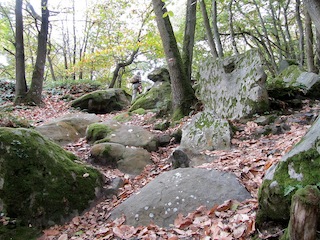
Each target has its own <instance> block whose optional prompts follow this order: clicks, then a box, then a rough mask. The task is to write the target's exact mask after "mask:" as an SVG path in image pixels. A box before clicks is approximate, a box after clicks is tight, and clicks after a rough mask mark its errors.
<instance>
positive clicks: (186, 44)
mask: <svg viewBox="0 0 320 240" xmlns="http://www.w3.org/2000/svg"><path fill="white" fill-rule="evenodd" d="M196 10H197V0H188V1H187V12H186V26H185V31H184V39H183V48H182V61H183V65H184V66H185V68H186V75H187V79H188V80H189V81H191V73H192V59H193V46H194V35H195V29H196V19H197V18H196Z"/></svg>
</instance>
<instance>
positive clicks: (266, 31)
mask: <svg viewBox="0 0 320 240" xmlns="http://www.w3.org/2000/svg"><path fill="white" fill-rule="evenodd" d="M253 4H254V5H255V7H256V10H257V13H258V16H259V20H260V24H261V27H262V31H263V35H264V38H265V39H266V45H267V47H268V53H269V56H270V61H271V66H272V68H273V72H275V71H276V70H277V64H276V61H275V58H274V55H273V50H272V45H271V41H270V38H269V34H268V30H267V28H266V25H265V22H264V20H263V18H262V15H261V11H260V8H259V6H258V3H257V1H256V0H253Z"/></svg>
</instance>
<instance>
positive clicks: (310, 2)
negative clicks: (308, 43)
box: [304, 0, 320, 32]
mask: <svg viewBox="0 0 320 240" xmlns="http://www.w3.org/2000/svg"><path fill="white" fill-rule="evenodd" d="M304 3H305V5H306V8H307V10H308V12H309V14H310V17H311V19H312V21H313V22H314V25H315V26H316V28H317V31H318V32H320V1H318V0H304Z"/></svg>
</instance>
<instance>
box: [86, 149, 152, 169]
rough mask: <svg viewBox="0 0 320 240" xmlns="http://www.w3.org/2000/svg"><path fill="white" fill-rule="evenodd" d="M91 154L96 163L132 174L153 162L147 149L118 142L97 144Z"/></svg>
mask: <svg viewBox="0 0 320 240" xmlns="http://www.w3.org/2000/svg"><path fill="white" fill-rule="evenodd" d="M90 154H91V159H92V162H93V163H94V164H98V165H102V166H112V167H116V168H118V169H119V170H120V171H122V172H124V173H127V174H130V175H138V174H140V173H141V172H142V171H143V169H144V167H145V166H146V165H148V164H152V163H153V162H152V161H151V154H150V153H149V152H148V151H147V150H145V149H142V148H131V147H125V146H124V145H122V144H118V143H99V144H95V145H94V146H93V147H92V148H91V151H90Z"/></svg>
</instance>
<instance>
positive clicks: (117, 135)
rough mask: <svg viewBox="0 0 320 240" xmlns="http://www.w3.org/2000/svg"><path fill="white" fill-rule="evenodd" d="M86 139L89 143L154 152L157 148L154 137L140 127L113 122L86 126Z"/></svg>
mask: <svg viewBox="0 0 320 240" xmlns="http://www.w3.org/2000/svg"><path fill="white" fill-rule="evenodd" d="M86 138H87V140H88V141H89V142H91V143H102V142H110V143H119V144H122V145H124V146H134V147H141V148H145V149H146V150H148V151H155V150H157V147H158V142H157V139H156V137H155V136H154V135H153V134H152V133H151V132H149V131H148V130H146V129H144V128H143V127H140V126H134V125H124V124H120V123H118V122H115V121H108V122H103V123H94V124H91V125H89V126H88V128H87V133H86Z"/></svg>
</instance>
